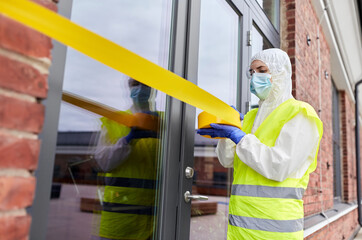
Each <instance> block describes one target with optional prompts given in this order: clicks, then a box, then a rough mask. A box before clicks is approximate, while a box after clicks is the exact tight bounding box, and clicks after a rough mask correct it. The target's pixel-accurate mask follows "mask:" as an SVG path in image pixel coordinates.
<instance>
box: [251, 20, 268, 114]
mask: <svg viewBox="0 0 362 240" xmlns="http://www.w3.org/2000/svg"><path fill="white" fill-rule="evenodd" d="M251 33H252V37H251V38H252V39H253V43H252V45H251V56H254V55H255V54H257V53H258V52H260V51H262V50H264V49H268V48H272V47H273V46H272V45H271V44H270V42H269V41H268V40H267V39H266V37H265V36H264V35H263V34H262V33H261V31H260V30H259V28H258V27H257V26H255V25H254V24H253V26H252V30H251ZM250 95H251V100H250V107H251V108H257V107H258V106H259V104H258V103H259V98H258V97H257V96H255V95H254V94H252V93H250Z"/></svg>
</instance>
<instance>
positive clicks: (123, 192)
mask: <svg viewBox="0 0 362 240" xmlns="http://www.w3.org/2000/svg"><path fill="white" fill-rule="evenodd" d="M101 121H102V123H103V125H102V127H103V128H106V129H107V135H108V137H109V140H110V142H111V143H116V142H117V140H118V139H120V138H122V137H125V136H126V135H127V134H128V133H129V132H130V128H128V127H125V126H122V125H120V124H118V123H116V122H114V121H112V120H109V119H107V118H101ZM158 141H159V140H158V139H156V138H143V139H134V140H132V141H131V143H130V144H131V146H132V150H131V152H130V154H129V156H128V157H127V159H126V160H125V161H124V162H123V163H122V164H120V166H118V167H117V168H116V169H114V170H113V171H111V172H108V173H104V174H101V175H103V177H105V188H104V198H103V208H102V212H101V222H100V229H99V235H100V236H101V237H103V238H109V239H137V240H138V239H147V238H148V237H149V236H150V235H151V234H152V232H153V226H154V213H155V206H154V205H155V194H156V190H155V188H156V175H157V155H156V154H157V147H158Z"/></svg>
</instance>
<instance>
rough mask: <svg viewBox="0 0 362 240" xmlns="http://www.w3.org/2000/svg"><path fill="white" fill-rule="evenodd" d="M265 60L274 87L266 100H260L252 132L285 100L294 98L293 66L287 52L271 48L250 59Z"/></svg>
mask: <svg viewBox="0 0 362 240" xmlns="http://www.w3.org/2000/svg"><path fill="white" fill-rule="evenodd" d="M254 60H260V61H262V62H264V63H265V64H266V65H267V66H268V68H269V70H270V74H271V81H272V88H271V91H270V93H269V95H268V97H267V98H266V99H265V100H260V101H259V110H258V113H257V115H256V118H255V121H254V125H253V129H252V133H254V132H255V131H256V130H257V128H258V127H259V126H260V124H261V123H262V122H263V121H264V119H265V118H266V117H267V116H268V115H269V114H270V113H271V112H272V111H273V110H274V109H275V108H277V107H278V106H279V105H280V104H282V103H283V102H284V101H286V100H288V99H290V98H293V96H292V79H291V77H292V66H291V63H290V59H289V56H288V54H287V53H286V52H284V51H282V50H280V49H278V48H271V49H266V50H263V51H261V52H259V53H257V54H255V55H254V56H253V57H252V58H251V61H250V64H251V63H252V62H253V61H254Z"/></svg>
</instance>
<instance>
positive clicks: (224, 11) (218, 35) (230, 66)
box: [196, 0, 239, 116]
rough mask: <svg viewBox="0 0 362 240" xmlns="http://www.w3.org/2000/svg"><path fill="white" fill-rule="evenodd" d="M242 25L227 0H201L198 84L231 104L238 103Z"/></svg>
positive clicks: (198, 110) (197, 112)
mask: <svg viewBox="0 0 362 240" xmlns="http://www.w3.org/2000/svg"><path fill="white" fill-rule="evenodd" d="M238 24H239V17H238V15H237V14H236V13H235V11H234V10H233V9H232V8H231V7H230V6H229V5H228V4H227V3H226V1H220V0H212V1H211V0H203V1H201V19H200V44H199V48H200V49H199V62H198V64H199V65H198V86H199V87H201V88H203V89H205V90H206V91H208V92H210V93H211V94H213V95H215V96H216V97H218V98H220V99H221V100H222V101H224V102H226V103H227V104H230V105H231V104H233V105H235V104H236V93H237V64H238V61H237V54H238ZM200 112H201V110H200V109H197V111H196V116H197V115H198V114H199V113H200Z"/></svg>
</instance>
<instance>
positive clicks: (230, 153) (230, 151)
mask: <svg viewBox="0 0 362 240" xmlns="http://www.w3.org/2000/svg"><path fill="white" fill-rule="evenodd" d="M235 147H236V145H235V143H234V142H233V141H231V140H230V139H228V138H226V139H220V140H219V142H218V143H217V147H216V155H217V157H218V158H219V162H220V164H221V165H222V166H223V167H226V168H231V167H233V164H234V156H235Z"/></svg>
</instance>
